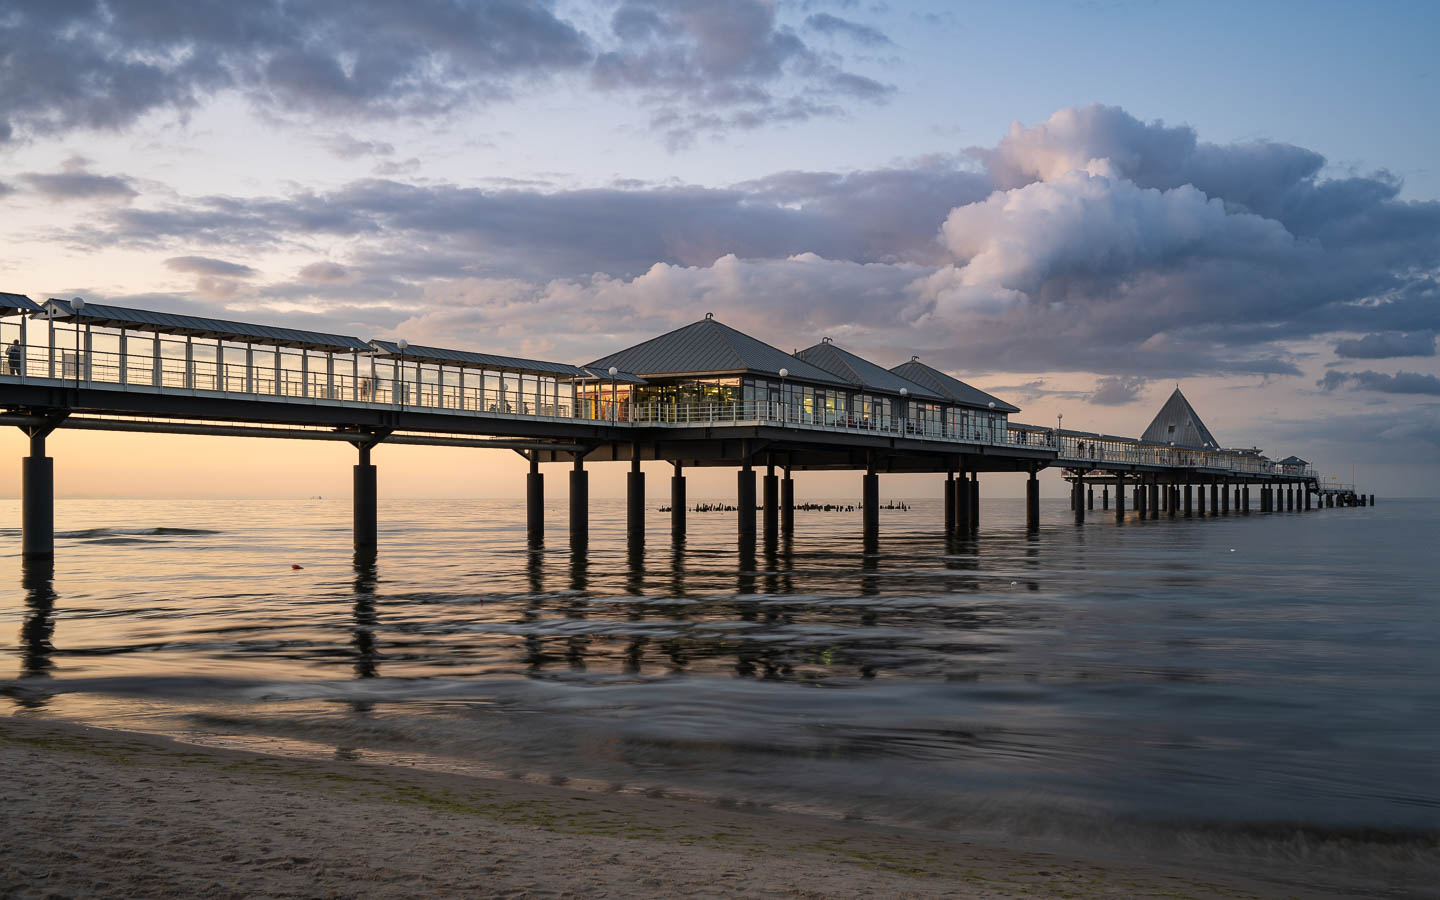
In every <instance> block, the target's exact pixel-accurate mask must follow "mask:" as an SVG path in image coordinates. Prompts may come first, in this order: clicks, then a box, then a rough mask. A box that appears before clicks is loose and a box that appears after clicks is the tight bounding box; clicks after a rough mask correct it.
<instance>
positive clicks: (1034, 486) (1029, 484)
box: [1025, 466, 1075, 531]
mask: <svg viewBox="0 0 1440 900" xmlns="http://www.w3.org/2000/svg"><path fill="white" fill-rule="evenodd" d="M1070 497H1071V500H1072V501H1073V500H1074V497H1075V492H1074V491H1073V490H1072V491H1071V492H1070ZM1025 527H1026V528H1028V529H1029V530H1031V531H1038V530H1039V529H1040V479H1039V478H1038V477H1036V474H1035V467H1034V466H1031V467H1030V478H1029V480H1028V481H1026V482H1025Z"/></svg>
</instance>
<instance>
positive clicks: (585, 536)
mask: <svg viewBox="0 0 1440 900" xmlns="http://www.w3.org/2000/svg"><path fill="white" fill-rule="evenodd" d="M589 543H590V473H589V472H587V471H585V457H584V456H582V455H580V454H579V453H577V454H575V468H574V469H572V470H571V471H570V549H572V550H583V549H585V547H586V545H588V544H589Z"/></svg>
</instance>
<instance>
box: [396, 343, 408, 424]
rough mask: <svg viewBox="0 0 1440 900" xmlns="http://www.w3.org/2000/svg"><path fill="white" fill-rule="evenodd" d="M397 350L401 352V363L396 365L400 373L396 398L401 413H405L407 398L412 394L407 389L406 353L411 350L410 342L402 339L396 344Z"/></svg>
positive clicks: (397, 380)
mask: <svg viewBox="0 0 1440 900" xmlns="http://www.w3.org/2000/svg"><path fill="white" fill-rule="evenodd" d="M395 348H396V349H397V350H399V351H400V362H398V363H396V368H397V370H398V371H399V373H400V377H399V378H397V379H396V380H395V389H396V398H397V401H398V402H399V404H400V410H401V412H404V410H405V396H406V395H407V394H408V393H410V391H409V389H408V388H407V387H405V351H406V350H408V349H409V348H410V342H409V341H407V340H405V339H404V338H401V339H400V340H398V341H396V342H395Z"/></svg>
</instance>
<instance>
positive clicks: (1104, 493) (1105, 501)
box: [1090, 484, 1125, 512]
mask: <svg viewBox="0 0 1440 900" xmlns="http://www.w3.org/2000/svg"><path fill="white" fill-rule="evenodd" d="M1120 490H1121V494H1120V496H1121V497H1124V496H1125V494H1124V488H1121V489H1120ZM1090 493H1091V495H1092V496H1093V495H1094V493H1095V492H1094V491H1091V492H1090ZM1100 509H1101V511H1102V512H1103V511H1106V510H1108V509H1110V485H1108V484H1106V485H1101V487H1100Z"/></svg>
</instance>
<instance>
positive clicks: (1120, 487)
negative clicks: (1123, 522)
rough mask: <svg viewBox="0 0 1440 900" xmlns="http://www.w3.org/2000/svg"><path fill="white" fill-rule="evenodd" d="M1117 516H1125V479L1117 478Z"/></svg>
mask: <svg viewBox="0 0 1440 900" xmlns="http://www.w3.org/2000/svg"><path fill="white" fill-rule="evenodd" d="M1115 518H1116V519H1117V520H1118V519H1123V518H1125V479H1124V478H1120V477H1118V476H1117V477H1116V478H1115Z"/></svg>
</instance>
